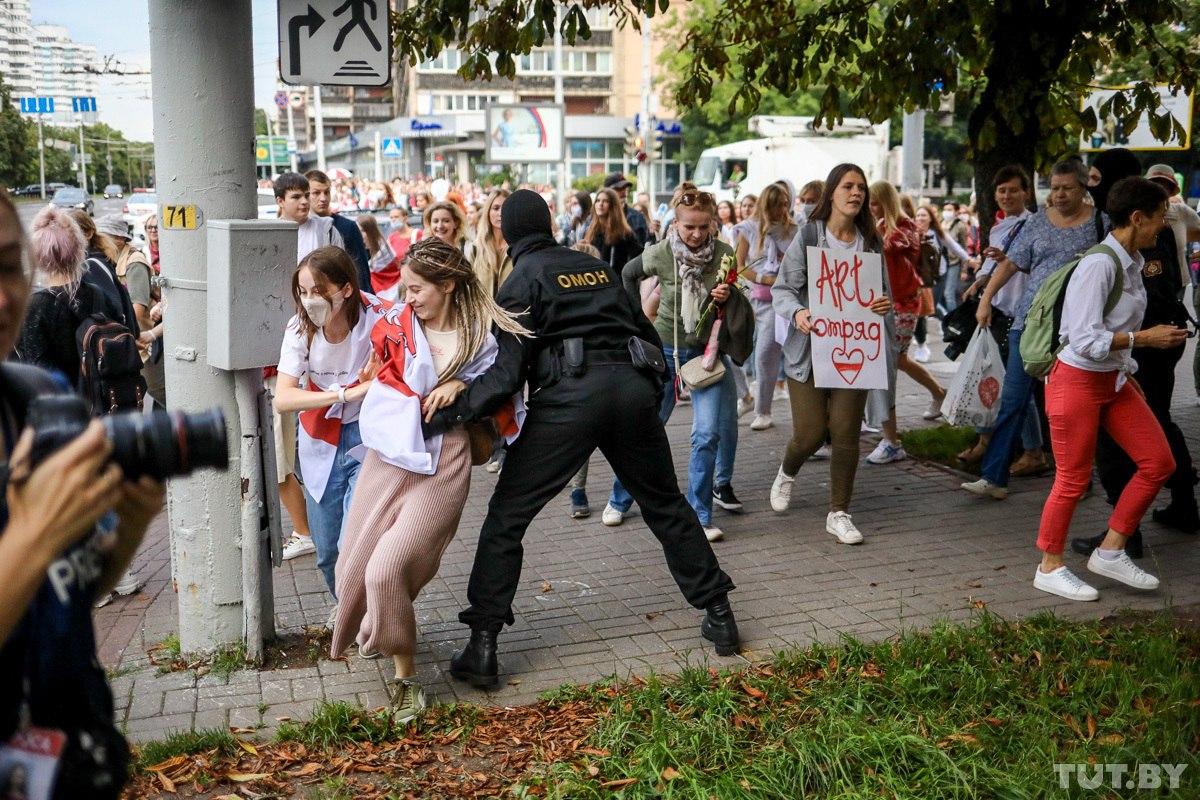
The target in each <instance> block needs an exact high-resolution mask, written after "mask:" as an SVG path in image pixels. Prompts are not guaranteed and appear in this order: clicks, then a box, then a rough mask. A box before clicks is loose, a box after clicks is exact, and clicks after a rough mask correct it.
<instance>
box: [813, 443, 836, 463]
mask: <svg viewBox="0 0 1200 800" xmlns="http://www.w3.org/2000/svg"><path fill="white" fill-rule="evenodd" d="M832 455H833V449H832V448H830V446H829V445H827V444H823V445H821V446H820V447H818V448H817V452H815V453H813V454H812V455H811V456H809V458H810V459H814V458H815V459H817V460H818V461H827V460H828V459H829V457H830V456H832Z"/></svg>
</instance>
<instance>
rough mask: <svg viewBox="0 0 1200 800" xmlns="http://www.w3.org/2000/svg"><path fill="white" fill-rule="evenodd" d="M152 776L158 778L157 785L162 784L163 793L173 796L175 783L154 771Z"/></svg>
mask: <svg viewBox="0 0 1200 800" xmlns="http://www.w3.org/2000/svg"><path fill="white" fill-rule="evenodd" d="M154 775H155V777H157V778H158V781H159V783H161V784H162V787H163V791H165V792H170V793H171V794H175V782H174V781H172V780H171V779H170V778H168V777H167V776H166V775H163V774H162V773H161V772H158V771H157V770H155V772H154Z"/></svg>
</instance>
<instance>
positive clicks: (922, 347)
mask: <svg viewBox="0 0 1200 800" xmlns="http://www.w3.org/2000/svg"><path fill="white" fill-rule="evenodd" d="M930 355H931V354H930V352H929V345H927V344H918V345H917V346H916V347H915V348H913V361H916V362H917V363H918V364H928V363H929V356H930Z"/></svg>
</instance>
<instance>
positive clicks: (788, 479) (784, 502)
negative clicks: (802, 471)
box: [771, 467, 796, 514]
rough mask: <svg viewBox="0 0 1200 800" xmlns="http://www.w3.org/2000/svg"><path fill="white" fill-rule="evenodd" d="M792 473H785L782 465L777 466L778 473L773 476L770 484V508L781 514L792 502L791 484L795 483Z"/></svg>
mask: <svg viewBox="0 0 1200 800" xmlns="http://www.w3.org/2000/svg"><path fill="white" fill-rule="evenodd" d="M795 481H796V478H795V476H794V475H787V474H785V473H784V471H783V467H780V468H779V474H778V475H776V476H775V482H774V483H772V484H771V509H772V510H773V511H777V512H779V513H780V514H782V513H783V512H784V511H787V510H788V506H790V505H791V504H792V484H793V483H795Z"/></svg>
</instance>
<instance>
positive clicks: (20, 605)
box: [0, 421, 121, 639]
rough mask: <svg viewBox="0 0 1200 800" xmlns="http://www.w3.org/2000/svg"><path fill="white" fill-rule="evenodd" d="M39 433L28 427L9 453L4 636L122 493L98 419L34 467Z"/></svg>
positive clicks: (3, 539) (0, 586) (2, 539)
mask: <svg viewBox="0 0 1200 800" xmlns="http://www.w3.org/2000/svg"><path fill="white" fill-rule="evenodd" d="M32 442H33V435H32V432H30V431H28V430H27V431H25V432H24V433H23V434H22V435H21V438H20V439H19V440H18V441H17V445H16V447H15V448H14V449H13V452H12V454H11V456H10V457H9V480H8V492H7V499H8V526H7V527H6V528H5V529H4V534H3V536H0V639H7V638H8V635H9V633H11V632H12V629H13V628H14V627H15V626H16V624H17V622H18V621H19V620H20V619H21V617H22V616H23V615H24V614H25V609H26V607H27V606H28V605H29V601H30V600H31V599H32V598H33V595H34V593H35V592H36V591H37V588H38V587H39V586H40V585H41V584H42V582H43V581H44V580H45V579H46V570H47V568H48V567H49V566H50V564H51V563H52V562H53V561H54V559H56V558H58V557H59V556H60V555H61V554H62V552H63V551H64V550H66V549H67V548H68V547H69V546H70V545H72V544H73V543H74V542H75V541H77V540H78V539H79V538H80V537H82V536H84V535H85V534H87V533H88V532H90V531H91V530H92V528H93V527H94V526H95V524H96V521H97V520H99V519H100V517H102V516H103V515H104V514H105V513H106V512H108V511H109V510H110V509H111V508H112V507H113V505H114V504H115V503H116V502H117V500H118V499H119V496H120V495H119V492H118V488H119V486H120V483H121V470H120V468H119V467H117V466H116V465H115V464H112V463H110V462H109V460H108V457H109V453H110V452H111V451H112V446H111V445H110V444H109V442H108V437H107V436H105V433H104V427H103V426H102V425H101V424H100V423H99V422H95V421H93V422H92V423H91V424H90V425H89V426H88V427H87V428H86V429H85V430H84V432H83V433H81V434H80V435H79V436H77V437H76V438H75V439H73V440H72V441H70V442H68V443H67V444H66V446H65V447H63V448H62V449H60V450H59V451H58V452H56V453H53V454H52V455H51V456H50V457H49V458H47V459H46V460H45V461H43V462H42V463H41V464H39V465H38V466H37V468H36V469H34V470H32V472H31V471H30V468H29V455H30V447H31V444H32Z"/></svg>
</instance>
